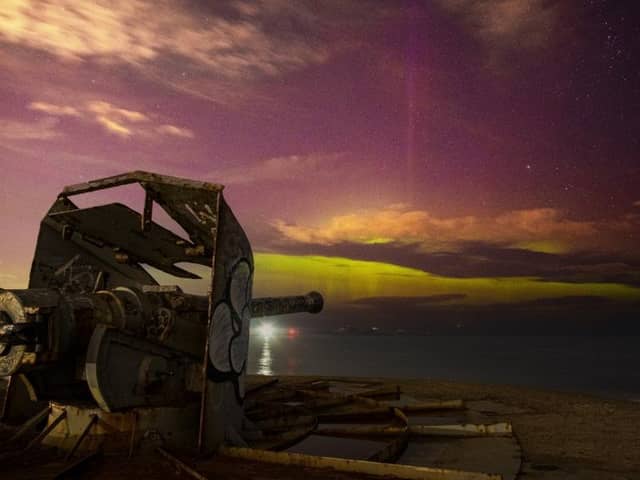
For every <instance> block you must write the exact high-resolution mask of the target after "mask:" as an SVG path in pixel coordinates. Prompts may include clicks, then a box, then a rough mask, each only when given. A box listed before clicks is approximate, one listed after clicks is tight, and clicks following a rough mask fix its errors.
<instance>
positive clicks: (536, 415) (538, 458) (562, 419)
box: [3, 377, 640, 480]
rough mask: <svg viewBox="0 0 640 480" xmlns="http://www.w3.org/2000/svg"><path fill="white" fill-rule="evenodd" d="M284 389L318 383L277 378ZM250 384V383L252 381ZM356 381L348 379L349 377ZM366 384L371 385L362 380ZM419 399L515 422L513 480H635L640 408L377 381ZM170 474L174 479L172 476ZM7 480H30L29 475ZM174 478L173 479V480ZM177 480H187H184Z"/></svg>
mask: <svg viewBox="0 0 640 480" xmlns="http://www.w3.org/2000/svg"><path fill="white" fill-rule="evenodd" d="M279 378H280V381H281V382H283V383H287V382H293V381H296V382H299V381H301V380H305V379H311V378H318V377H279ZM254 380H255V377H254ZM350 380H354V379H350ZM368 380H371V379H368ZM375 380H378V381H381V382H384V383H385V384H387V385H399V386H400V388H401V390H402V392H403V393H405V394H407V395H411V396H413V397H415V398H418V399H425V400H426V399H443V400H445V399H464V400H465V401H466V402H467V404H468V405H469V407H470V408H473V409H475V410H478V411H482V412H483V414H485V415H490V416H491V417H492V418H494V419H495V421H496V422H499V421H510V422H511V423H512V424H513V428H514V432H515V435H516V436H517V438H518V440H519V442H520V444H521V446H522V450H523V457H524V458H523V465H522V471H521V474H520V476H519V478H523V479H525V478H526V479H532V480H560V479H563V480H565V479H566V480H573V479H581V480H582V479H584V480H630V479H640V429H639V427H640V404H638V403H635V402H629V401H622V400H610V399H601V398H597V397H593V396H587V395H580V394H572V393H571V394H570V393H561V392H551V391H541V390H533V389H527V388H520V387H509V386H491V385H479V384H468V383H457V382H443V381H429V380H390V379H375ZM197 467H198V470H199V471H200V472H201V473H203V474H204V475H205V476H206V477H207V478H238V479H245V478H246V479H248V478H293V479H298V478H305V479H308V478H314V479H315V478H318V479H319V478H335V479H346V478H366V477H365V476H361V475H348V474H342V473H337V472H329V471H321V470H313V469H306V468H304V469H303V468H298V469H293V468H287V467H280V466H273V465H265V464H260V463H256V462H244V461H240V460H234V459H227V458H224V459H223V458H215V459H214V460H213V461H208V462H206V463H200V462H199V463H198V464H197ZM172 472H173V473H172ZM7 474H10V475H11V476H10V477H5V476H4V475H3V478H29V473H28V470H27V469H25V470H24V471H18V470H16V471H12V472H11V473H9V472H7ZM167 474H171V475H172V476H173V475H174V474H175V468H174V467H173V466H172V465H171V464H170V463H169V462H167V461H166V460H164V459H162V458H160V457H159V456H153V457H148V456H139V457H137V458H134V459H133V460H128V459H126V458H123V459H111V458H109V461H108V462H106V461H101V462H97V463H96V464H95V465H93V466H91V467H89V468H88V470H86V471H85V473H84V475H83V476H82V477H81V478H115V477H118V478H125V477H127V478H134V477H136V478H158V476H163V475H167ZM174 478H176V477H174ZM183 478H188V477H187V476H184V475H183Z"/></svg>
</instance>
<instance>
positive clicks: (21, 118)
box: [0, 0, 640, 331]
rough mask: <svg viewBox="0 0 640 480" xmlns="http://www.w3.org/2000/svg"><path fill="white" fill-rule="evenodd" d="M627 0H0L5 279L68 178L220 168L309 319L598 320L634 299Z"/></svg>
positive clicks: (278, 283) (265, 264)
mask: <svg viewBox="0 0 640 480" xmlns="http://www.w3.org/2000/svg"><path fill="white" fill-rule="evenodd" d="M634 5H636V2H622V1H572V0H562V1H550V0H434V1H431V2H427V1H424V2H396V1H389V2H382V1H370V2H369V1H354V2H347V1H342V0H336V1H323V2H315V1H296V2H289V1H284V0H265V1H262V2H259V1H255V2H253V1H252V2H249V1H247V2H243V1H215V2H214V1H211V2H197V1H182V2H181V1H173V2H169V1H153V2H151V1H149V2H144V1H140V0H118V1H95V2H87V1H84V0H58V1H47V0H31V1H29V0H3V1H2V2H0V62H1V63H0V65H1V66H2V68H0V101H1V102H0V166H1V169H0V219H1V220H2V231H1V240H0V246H1V250H0V286H1V287H4V288H17V287H24V286H25V285H26V280H27V275H28V271H29V266H30V262H31V257H32V255H33V249H34V246H35V240H36V234H37V230H38V224H39V221H40V220H41V218H42V216H43V215H44V213H45V212H46V210H47V209H48V207H49V205H50V204H51V203H52V202H53V200H54V199H55V196H56V195H57V193H58V192H59V191H60V190H61V189H62V187H63V186H64V185H67V184H71V183H77V182H81V181H86V180H90V179H93V178H99V177H103V176H109V175H114V174H118V173H123V172H125V171H130V170H138V169H141V170H148V171H154V172H158V173H164V174H169V175H177V176H184V177H189V178H194V179H199V180H206V181H211V182H216V183H223V184H225V185H226V189H225V196H226V198H227V200H228V202H229V203H230V205H231V206H232V208H233V209H234V211H235V213H236V215H237V216H238V218H239V220H240V221H241V223H242V224H243V226H244V227H245V229H246V231H247V233H248V235H249V238H250V240H251V242H252V245H253V248H254V252H255V254H256V255H255V257H256V269H257V277H256V285H255V293H256V294H257V295H271V294H294V293H302V292H304V291H306V290H309V289H317V290H320V291H322V292H323V293H324V294H325V296H326V297H327V302H328V309H327V313H326V315H325V317H324V320H323V321H324V322H325V323H326V325H332V326H336V325H342V324H345V323H355V324H359V325H369V324H371V323H372V322H376V323H380V324H381V325H383V326H385V325H386V326H388V327H389V328H391V326H396V325H399V324H405V323H406V324H407V325H408V326H410V327H412V328H417V329H426V330H430V329H437V326H438V325H439V324H442V325H445V324H446V325H452V324H455V326H456V328H463V329H464V328H465V325H467V326H468V325H469V324H470V322H471V323H473V322H474V321H476V320H478V322H476V324H477V325H488V323H491V324H492V325H493V327H495V329H498V330H501V329H505V328H506V329H508V327H505V325H522V324H524V323H525V322H526V323H527V324H528V325H529V324H536V322H538V324H539V325H544V326H545V327H544V328H550V329H554V328H556V329H557V326H558V322H562V320H563V319H567V320H570V321H571V322H572V323H571V324H572V325H573V326H572V328H576V325H577V328H580V327H579V326H580V322H581V321H583V320H582V319H583V318H585V319H586V318H587V317H588V319H589V322H590V323H589V325H591V326H593V325H594V324H597V325H607V326H608V328H611V329H612V330H613V331H616V329H617V328H618V327H617V325H618V323H619V322H620V321H622V320H621V319H628V321H629V322H632V321H633V318H635V317H637V316H638V312H640V303H639V302H640V248H639V246H638V245H639V244H640V161H639V160H640V159H639V158H638V156H639V153H640V62H639V61H638V52H640V7H637V6H634ZM121 195H122V197H123V198H124V199H125V200H126V202H128V203H130V204H132V205H134V206H136V207H140V199H141V197H140V196H139V195H138V194H137V193H136V192H133V191H131V190H130V189H129V188H128V187H127V188H124V189H122V192H121ZM114 198H115V197H113V198H110V199H111V200H113V199H114ZM102 200H104V198H102ZM301 321H302V320H301ZM309 321H314V322H318V321H317V320H309ZM585 321H586V320H585ZM487 322H488V323H487ZM492 322H493V323H495V322H497V323H496V324H495V325H494V324H493V323H492ZM594 322H595V323H594ZM625 325H627V326H626V327H624V328H628V323H627V324H625ZM493 327H492V328H493ZM478 328H480V329H482V328H484V327H478ZM488 328H489V327H487V329H488ZM590 328H591V327H590ZM624 328H622V330H624ZM634 328H637V329H638V330H639V331H640V327H634ZM487 331H488V330H487Z"/></svg>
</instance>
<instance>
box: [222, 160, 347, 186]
mask: <svg viewBox="0 0 640 480" xmlns="http://www.w3.org/2000/svg"><path fill="white" fill-rule="evenodd" d="M344 157H345V154H344V153H340V152H338V153H312V154H308V155H289V156H285V157H274V158H268V159H266V160H260V161H257V162H254V163H252V164H250V165H248V166H237V167H230V168H227V169H221V170H216V172H215V176H216V178H217V179H219V180H220V181H222V182H224V183H226V184H248V183H254V182H260V181H288V180H292V179H298V180H299V179H302V178H305V177H313V178H318V175H327V176H329V175H333V176H335V175H336V168H341V164H342V160H344Z"/></svg>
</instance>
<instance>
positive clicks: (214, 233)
mask: <svg viewBox="0 0 640 480" xmlns="http://www.w3.org/2000/svg"><path fill="white" fill-rule="evenodd" d="M220 196H221V195H220V192H219V191H218V192H217V194H216V199H215V201H216V212H217V217H216V222H215V225H214V226H213V227H212V229H211V288H210V289H209V309H208V311H207V329H206V331H205V343H204V355H203V357H202V383H201V385H202V392H201V394H200V421H199V422H200V423H199V425H198V452H200V453H202V451H203V448H204V436H205V426H206V425H205V424H206V421H207V418H206V417H207V413H206V410H207V390H208V388H207V387H208V380H207V369H208V366H209V348H210V346H209V344H210V339H209V337H210V332H211V326H212V322H213V313H214V308H215V305H214V304H213V303H214V294H215V292H214V290H215V277H216V257H217V246H218V233H219V232H220V220H221V215H220Z"/></svg>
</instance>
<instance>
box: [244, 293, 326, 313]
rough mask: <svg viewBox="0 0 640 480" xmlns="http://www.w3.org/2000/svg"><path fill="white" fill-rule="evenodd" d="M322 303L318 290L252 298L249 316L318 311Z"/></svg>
mask: <svg viewBox="0 0 640 480" xmlns="http://www.w3.org/2000/svg"><path fill="white" fill-rule="evenodd" d="M323 305H324V299H323V298H322V295H320V294H319V293H318V292H309V293H307V294H306V295H299V296H293V297H265V298H254V299H253V301H252V302H251V316H252V317H253V318H256V317H270V316H272V315H286V314H288V313H302V312H307V313H318V312H320V311H321V310H322V307H323Z"/></svg>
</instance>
